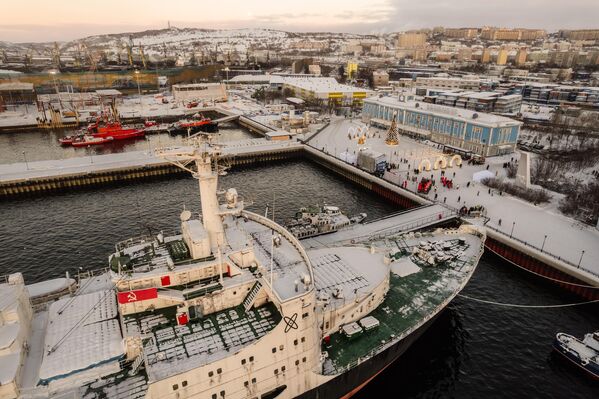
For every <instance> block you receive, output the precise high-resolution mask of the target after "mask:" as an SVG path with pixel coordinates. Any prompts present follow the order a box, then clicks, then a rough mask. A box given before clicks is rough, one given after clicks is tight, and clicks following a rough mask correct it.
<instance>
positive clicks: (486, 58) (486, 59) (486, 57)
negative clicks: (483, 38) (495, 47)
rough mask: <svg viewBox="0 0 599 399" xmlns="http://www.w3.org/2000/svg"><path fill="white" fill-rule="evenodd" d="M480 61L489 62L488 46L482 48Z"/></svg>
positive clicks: (489, 52) (489, 51)
mask: <svg viewBox="0 0 599 399" xmlns="http://www.w3.org/2000/svg"><path fill="white" fill-rule="evenodd" d="M480 62H481V63H483V64H488V63H489V62H491V50H489V49H488V48H485V49H483V54H482V56H481V57H480Z"/></svg>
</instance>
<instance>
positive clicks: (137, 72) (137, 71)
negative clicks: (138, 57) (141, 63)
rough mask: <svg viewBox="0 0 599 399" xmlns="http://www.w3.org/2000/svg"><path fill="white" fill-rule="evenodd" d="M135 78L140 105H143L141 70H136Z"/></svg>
mask: <svg viewBox="0 0 599 399" xmlns="http://www.w3.org/2000/svg"><path fill="white" fill-rule="evenodd" d="M135 80H136V81H137V94H138V95H139V105H141V88H140V87H139V70H137V69H136V70H135Z"/></svg>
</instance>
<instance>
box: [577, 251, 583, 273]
mask: <svg viewBox="0 0 599 399" xmlns="http://www.w3.org/2000/svg"><path fill="white" fill-rule="evenodd" d="M583 256H584V249H583V250H582V253H581V254H580V260H579V261H578V268H580V264H581V263H582V257H583Z"/></svg>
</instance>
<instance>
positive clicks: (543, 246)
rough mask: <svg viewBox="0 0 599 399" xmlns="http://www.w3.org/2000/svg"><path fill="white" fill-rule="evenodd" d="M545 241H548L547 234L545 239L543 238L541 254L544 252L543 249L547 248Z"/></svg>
mask: <svg viewBox="0 0 599 399" xmlns="http://www.w3.org/2000/svg"><path fill="white" fill-rule="evenodd" d="M545 240H547V234H545V238H543V245H541V252H543V248H545Z"/></svg>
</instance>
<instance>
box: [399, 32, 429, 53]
mask: <svg viewBox="0 0 599 399" xmlns="http://www.w3.org/2000/svg"><path fill="white" fill-rule="evenodd" d="M426 38H427V35H426V34H425V33H401V34H400V35H399V36H398V37H397V48H401V49H416V48H422V47H424V46H425V45H426Z"/></svg>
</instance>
